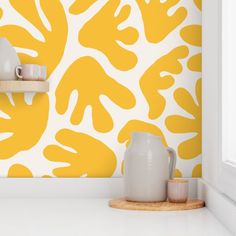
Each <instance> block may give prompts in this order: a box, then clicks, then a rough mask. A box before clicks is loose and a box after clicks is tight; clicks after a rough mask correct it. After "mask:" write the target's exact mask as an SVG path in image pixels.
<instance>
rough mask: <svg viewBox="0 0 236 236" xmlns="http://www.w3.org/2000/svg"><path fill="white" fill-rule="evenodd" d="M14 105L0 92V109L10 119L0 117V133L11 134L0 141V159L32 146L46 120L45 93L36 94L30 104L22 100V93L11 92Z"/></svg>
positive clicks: (40, 134) (43, 128) (42, 129)
mask: <svg viewBox="0 0 236 236" xmlns="http://www.w3.org/2000/svg"><path fill="white" fill-rule="evenodd" d="M12 97H13V101H14V105H12V104H11V102H10V100H9V98H8V97H7V95H6V94H4V93H0V110H1V111H3V112H4V113H5V114H7V115H8V116H9V117H10V119H5V118H0V133H6V132H10V133H12V135H11V136H10V137H8V138H6V139H4V140H1V141H0V159H7V158H10V157H12V156H14V155H15V154H16V153H18V152H20V151H23V150H28V149H30V148H31V147H33V146H34V145H35V144H36V143H37V142H38V141H39V139H40V138H41V136H42V134H43V132H44V130H45V128H46V126H47V121H48V110H49V99H48V95H47V94H36V95H35V96H34V98H33V101H32V104H31V105H28V104H27V103H26V102H25V100H24V94H22V93H19V94H18V93H14V94H12Z"/></svg>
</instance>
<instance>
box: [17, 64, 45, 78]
mask: <svg viewBox="0 0 236 236" xmlns="http://www.w3.org/2000/svg"><path fill="white" fill-rule="evenodd" d="M16 75H17V77H18V78H19V79H22V80H46V76H47V68H46V66H40V65H36V64H23V65H20V66H17V67H16Z"/></svg>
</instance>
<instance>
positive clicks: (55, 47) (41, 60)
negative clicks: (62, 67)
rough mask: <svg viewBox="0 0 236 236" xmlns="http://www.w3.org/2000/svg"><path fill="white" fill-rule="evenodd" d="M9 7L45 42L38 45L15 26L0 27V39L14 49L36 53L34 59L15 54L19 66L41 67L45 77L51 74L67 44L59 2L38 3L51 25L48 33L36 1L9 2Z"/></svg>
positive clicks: (37, 42) (56, 0)
mask: <svg viewBox="0 0 236 236" xmlns="http://www.w3.org/2000/svg"><path fill="white" fill-rule="evenodd" d="M10 3H11V5H12V7H14V8H15V10H16V11H18V12H19V13H20V14H21V15H22V16H23V17H24V18H25V19H26V20H28V21H29V22H30V23H31V24H32V25H33V26H35V27H36V28H37V29H38V30H39V31H40V32H41V33H42V35H43V36H44V39H45V41H44V42H42V41H39V40H38V39H36V38H34V37H33V36H32V35H31V33H30V32H28V31H27V30H26V29H25V28H23V26H18V25H6V26H1V27H0V35H1V37H6V38H8V39H9V40H10V42H11V43H12V44H13V45H14V46H15V47H19V48H26V49H30V50H34V51H36V52H37V56H36V57H33V56H30V55H27V54H24V53H19V56H20V59H21V62H22V64H24V63H33V64H44V65H46V66H47V67H48V74H51V72H52V71H53V70H54V69H55V67H56V66H57V65H58V63H59V62H60V60H61V58H62V55H63V53H64V48H65V44H66V41H67V30H68V29H67V20H66V15H65V12H64V8H63V6H62V4H61V2H60V0H53V1H48V0H40V5H41V9H42V11H43V12H44V14H45V16H46V17H47V19H48V21H49V23H50V25H51V29H50V30H48V29H47V28H46V26H45V25H44V24H43V22H42V20H41V19H40V17H39V13H38V9H37V7H36V1H33V0H28V1H27V2H26V3H24V4H22V1H19V0H10Z"/></svg>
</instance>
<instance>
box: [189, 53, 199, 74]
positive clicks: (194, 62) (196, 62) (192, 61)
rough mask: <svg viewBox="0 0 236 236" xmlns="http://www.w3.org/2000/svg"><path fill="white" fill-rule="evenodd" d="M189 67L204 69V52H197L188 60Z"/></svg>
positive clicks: (194, 69) (191, 68)
mask: <svg viewBox="0 0 236 236" xmlns="http://www.w3.org/2000/svg"><path fill="white" fill-rule="evenodd" d="M188 68H189V69H190V70H192V71H197V72H201V71H202V54H201V53H199V54H196V55H194V56H192V57H191V58H190V59H189V60H188Z"/></svg>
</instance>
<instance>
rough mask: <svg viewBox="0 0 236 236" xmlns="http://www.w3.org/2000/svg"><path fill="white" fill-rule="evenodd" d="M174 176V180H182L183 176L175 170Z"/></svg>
mask: <svg viewBox="0 0 236 236" xmlns="http://www.w3.org/2000/svg"><path fill="white" fill-rule="evenodd" d="M174 176H175V178H182V177H183V174H182V172H181V171H180V170H179V169H175V173H174Z"/></svg>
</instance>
